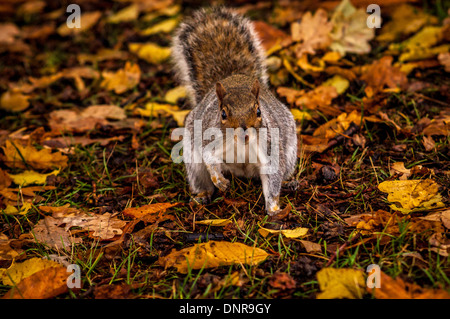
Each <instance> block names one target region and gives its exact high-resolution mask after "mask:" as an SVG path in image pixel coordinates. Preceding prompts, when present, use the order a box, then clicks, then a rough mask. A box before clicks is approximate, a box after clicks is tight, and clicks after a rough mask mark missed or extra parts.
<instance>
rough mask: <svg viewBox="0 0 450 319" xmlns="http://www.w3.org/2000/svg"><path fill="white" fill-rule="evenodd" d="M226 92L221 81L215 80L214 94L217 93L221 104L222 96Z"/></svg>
mask: <svg viewBox="0 0 450 319" xmlns="http://www.w3.org/2000/svg"><path fill="white" fill-rule="evenodd" d="M226 93H227V91H225V88H224V87H223V85H222V83H220V82H217V83H216V94H217V97H218V98H219V101H220V103H221V104H222V102H223V97H224V96H225V94H226Z"/></svg>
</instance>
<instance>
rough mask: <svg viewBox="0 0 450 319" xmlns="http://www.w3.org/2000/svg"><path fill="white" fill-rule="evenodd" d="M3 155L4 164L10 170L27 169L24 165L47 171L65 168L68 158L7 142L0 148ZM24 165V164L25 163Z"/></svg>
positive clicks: (56, 153) (57, 153) (29, 146)
mask: <svg viewBox="0 0 450 319" xmlns="http://www.w3.org/2000/svg"><path fill="white" fill-rule="evenodd" d="M2 148H3V151H4V153H5V155H4V156H3V160H4V163H5V164H6V165H7V166H8V167H12V168H24V169H26V168H28V167H27V166H26V164H28V165H29V166H31V167H33V168H35V169H49V168H53V167H55V166H56V167H59V168H64V167H66V166H67V161H68V157H67V156H65V155H62V154H61V152H55V153H52V152H51V150H49V149H46V148H44V149H42V150H39V151H38V150H37V149H36V148H34V147H33V146H31V145H27V146H22V145H21V144H20V143H19V142H12V141H11V140H7V141H6V143H5V146H3V147H2ZM24 162H25V163H26V164H25V163H24Z"/></svg>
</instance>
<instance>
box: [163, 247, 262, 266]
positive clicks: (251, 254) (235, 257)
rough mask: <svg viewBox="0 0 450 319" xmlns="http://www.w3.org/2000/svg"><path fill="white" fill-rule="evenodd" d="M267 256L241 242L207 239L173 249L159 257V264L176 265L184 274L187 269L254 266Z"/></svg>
mask: <svg viewBox="0 0 450 319" xmlns="http://www.w3.org/2000/svg"><path fill="white" fill-rule="evenodd" d="M267 256H268V254H267V253H266V252H265V251H264V250H262V249H260V248H256V247H250V246H247V245H244V244H241V243H237V242H235V243H230V242H225V241H209V242H207V243H202V244H196V245H194V246H192V247H188V248H184V249H181V250H179V251H175V250H174V251H172V252H171V253H170V254H169V255H167V256H165V257H161V258H160V259H159V264H160V265H162V266H164V267H165V268H167V267H176V268H177V271H178V272H180V273H184V274H185V273H187V272H188V270H189V269H201V268H216V267H220V266H227V265H233V264H247V265H252V266H255V265H257V264H259V263H260V262H262V261H263V260H265V259H266V258H267Z"/></svg>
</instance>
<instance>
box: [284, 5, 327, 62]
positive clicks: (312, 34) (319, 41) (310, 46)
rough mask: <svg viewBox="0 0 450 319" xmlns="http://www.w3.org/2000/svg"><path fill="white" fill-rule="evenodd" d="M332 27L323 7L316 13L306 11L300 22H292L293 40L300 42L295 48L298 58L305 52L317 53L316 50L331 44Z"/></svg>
mask: <svg viewBox="0 0 450 319" xmlns="http://www.w3.org/2000/svg"><path fill="white" fill-rule="evenodd" d="M332 28H333V25H332V23H331V22H329V21H328V15H327V12H326V11H325V10H323V9H318V10H317V11H316V12H315V14H314V15H312V14H311V12H306V13H305V14H304V15H303V17H302V20H301V22H300V23H298V22H294V23H292V25H291V35H292V40H293V41H294V42H299V44H297V45H296V49H295V53H296V55H297V58H298V59H300V58H301V57H302V55H303V54H305V53H309V54H315V53H316V50H319V49H326V48H327V47H328V46H329V45H330V44H331V38H330V31H331V29H332Z"/></svg>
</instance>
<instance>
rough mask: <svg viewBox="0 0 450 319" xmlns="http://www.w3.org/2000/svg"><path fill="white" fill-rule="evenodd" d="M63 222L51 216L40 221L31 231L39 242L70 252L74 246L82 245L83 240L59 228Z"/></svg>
mask: <svg viewBox="0 0 450 319" xmlns="http://www.w3.org/2000/svg"><path fill="white" fill-rule="evenodd" d="M59 225H61V222H60V221H59V220H57V219H55V218H53V217H51V216H45V218H44V219H41V220H39V221H38V222H37V223H36V225H35V226H34V227H33V229H32V230H31V233H32V235H33V236H34V238H35V239H36V241H37V242H39V243H41V244H45V245H47V246H49V247H50V248H53V249H57V250H62V249H64V250H67V251H68V250H69V249H70V247H71V246H72V245H74V244H79V243H82V242H83V240H82V239H81V238H75V237H74V236H72V235H71V233H70V231H67V230H65V229H64V228H62V227H59Z"/></svg>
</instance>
